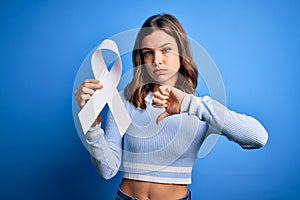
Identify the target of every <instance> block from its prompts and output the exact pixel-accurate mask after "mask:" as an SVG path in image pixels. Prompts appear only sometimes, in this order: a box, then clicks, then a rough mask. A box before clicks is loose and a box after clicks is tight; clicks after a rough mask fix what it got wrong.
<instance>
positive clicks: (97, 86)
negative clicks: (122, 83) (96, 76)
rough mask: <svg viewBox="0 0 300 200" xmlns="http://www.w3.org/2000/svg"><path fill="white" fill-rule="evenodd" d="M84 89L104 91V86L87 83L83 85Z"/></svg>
mask: <svg viewBox="0 0 300 200" xmlns="http://www.w3.org/2000/svg"><path fill="white" fill-rule="evenodd" d="M82 87H87V88H90V89H93V90H97V89H102V88H103V85H102V84H99V83H88V82H87V83H83V84H82Z"/></svg>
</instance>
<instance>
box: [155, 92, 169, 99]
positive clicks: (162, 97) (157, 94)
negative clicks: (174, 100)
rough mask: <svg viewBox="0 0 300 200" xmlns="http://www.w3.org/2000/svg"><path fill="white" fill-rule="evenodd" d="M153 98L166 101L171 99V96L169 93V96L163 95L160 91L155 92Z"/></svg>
mask: <svg viewBox="0 0 300 200" xmlns="http://www.w3.org/2000/svg"><path fill="white" fill-rule="evenodd" d="M153 96H154V97H155V98H158V99H161V100H165V99H168V98H169V94H168V93H167V94H162V93H161V92H159V91H156V92H154V93H153Z"/></svg>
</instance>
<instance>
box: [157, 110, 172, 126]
mask: <svg viewBox="0 0 300 200" xmlns="http://www.w3.org/2000/svg"><path fill="white" fill-rule="evenodd" d="M168 116H170V114H169V113H168V112H167V111H165V112H163V113H161V114H160V115H158V117H157V118H156V124H159V122H160V121H161V120H163V119H164V118H166V117H168Z"/></svg>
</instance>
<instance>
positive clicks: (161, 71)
mask: <svg viewBox="0 0 300 200" xmlns="http://www.w3.org/2000/svg"><path fill="white" fill-rule="evenodd" d="M166 71H167V70H166V69H156V70H154V71H153V73H154V74H156V75H161V74H164V73H166Z"/></svg>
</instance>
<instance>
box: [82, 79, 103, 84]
mask: <svg viewBox="0 0 300 200" xmlns="http://www.w3.org/2000/svg"><path fill="white" fill-rule="evenodd" d="M83 83H99V80H97V79H86V80H84V82H83Z"/></svg>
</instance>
